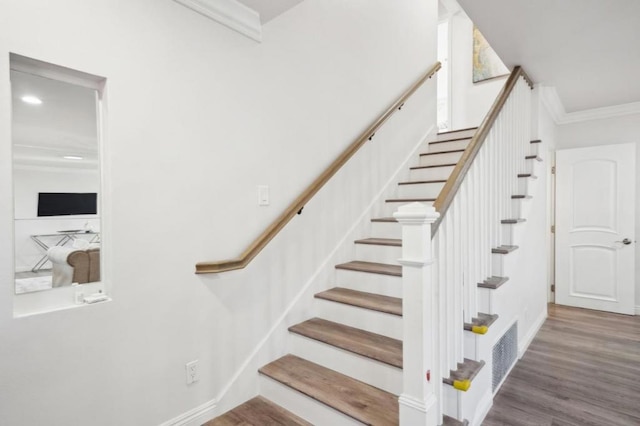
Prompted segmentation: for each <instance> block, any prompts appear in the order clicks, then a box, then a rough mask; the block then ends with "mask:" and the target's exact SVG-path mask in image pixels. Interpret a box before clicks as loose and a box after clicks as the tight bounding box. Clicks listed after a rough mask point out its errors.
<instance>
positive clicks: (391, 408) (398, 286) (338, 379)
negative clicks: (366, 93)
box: [206, 129, 495, 426]
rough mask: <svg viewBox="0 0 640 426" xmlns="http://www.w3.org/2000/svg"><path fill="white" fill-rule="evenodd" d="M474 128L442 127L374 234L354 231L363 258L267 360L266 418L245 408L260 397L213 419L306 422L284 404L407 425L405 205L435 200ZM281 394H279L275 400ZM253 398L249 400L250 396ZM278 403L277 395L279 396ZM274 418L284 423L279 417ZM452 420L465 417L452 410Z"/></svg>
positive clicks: (317, 415)
mask: <svg viewBox="0 0 640 426" xmlns="http://www.w3.org/2000/svg"><path fill="white" fill-rule="evenodd" d="M474 131H475V129H465V130H461V131H454V132H447V133H441V134H438V135H437V137H436V139H435V140H433V141H432V142H430V143H429V145H428V151H427V152H424V153H422V154H420V156H419V159H418V164H417V165H416V166H415V167H411V170H410V172H409V176H410V178H409V180H408V181H406V182H400V183H399V184H398V189H397V198H392V199H388V200H386V202H385V206H384V212H385V213H386V214H385V215H384V216H383V217H379V218H373V219H371V235H369V236H368V237H367V238H363V239H360V240H357V241H355V242H354V243H355V253H356V256H355V260H352V261H350V262H346V263H342V264H338V265H336V266H335V268H336V281H335V287H333V288H331V289H329V290H326V291H323V292H321V293H318V294H316V295H315V299H316V308H317V313H318V317H316V318H311V319H309V320H307V321H304V322H302V323H300V324H296V325H293V326H292V327H290V328H289V332H290V334H291V341H292V344H291V353H290V354H288V355H285V356H283V357H281V358H279V359H277V360H275V361H273V362H271V363H269V364H267V365H265V366H264V367H262V368H261V369H260V371H259V373H260V375H261V395H262V396H263V397H264V398H267V399H264V398H262V399H261V400H260V402H261V404H262V405H265V406H266V405H268V406H269V407H270V409H268V410H267V409H264V410H261V411H264V415H265V416H266V417H264V418H252V419H251V420H247V419H246V417H244V416H243V415H242V414H238V413H241V412H243V411H246V410H247V406H248V405H249V406H250V405H253V404H255V401H254V400H251V401H249V402H247V403H246V404H243V405H241V406H239V407H237V408H235V409H234V410H231V411H229V412H228V413H226V414H224V415H222V416H220V417H218V418H216V419H213V420H211V421H209V422H208V423H206V425H207V426H221V425H241V424H242V425H246V424H254V425H260V424H283V425H288V424H292V425H295V424H305V423H300V422H301V420H300V419H299V418H298V417H296V415H294V414H292V413H291V412H288V413H287V414H286V415H287V416H290V417H286V418H285V420H275V419H276V418H277V419H280V417H276V415H275V414H273V413H278V416H281V415H282V413H283V412H284V411H283V409H282V408H280V406H282V407H284V408H286V409H288V410H290V411H292V412H295V413H296V414H297V415H298V416H300V417H303V418H305V419H306V420H308V421H310V422H312V423H313V424H317V425H332V426H333V425H350V424H362V423H364V424H371V425H398V395H399V394H400V393H401V392H402V340H401V339H402V267H401V266H400V264H399V263H398V261H397V259H399V258H400V257H401V254H402V253H401V248H402V240H401V227H400V226H399V225H398V223H397V222H396V220H395V219H394V218H393V217H392V213H393V212H394V211H395V210H397V207H398V206H399V205H402V204H406V203H408V202H413V201H418V202H423V203H427V204H430V205H431V204H433V202H434V201H435V199H436V198H437V196H438V194H439V193H440V191H441V190H442V187H443V186H444V184H445V182H446V180H447V178H448V177H449V174H450V173H451V171H452V170H453V167H454V166H455V165H456V163H457V161H458V160H459V159H460V157H461V155H462V153H463V152H464V148H465V147H466V146H467V144H468V143H469V141H470V139H471V137H472V136H473V133H474ZM493 321H495V316H491V315H488V314H482V315H480V316H479V318H477V319H476V320H474V323H473V324H468V325H465V328H467V329H469V330H471V329H474V330H476V329H482V328H483V327H485V328H486V327H488V326H490V325H491V323H492V322H493ZM483 365H484V363H483V362H481V361H480V362H477V361H475V360H465V362H463V363H460V364H459V366H458V368H457V370H454V371H451V373H450V376H449V377H447V378H446V379H445V380H443V382H444V383H445V384H447V385H449V386H452V387H453V386H454V384H455V385H457V384H458V383H463V384H460V385H457V386H460V387H461V388H464V386H468V385H469V384H470V382H471V380H473V378H474V377H475V375H476V374H477V373H478V371H479V370H480V369H481V368H482V366H483ZM270 401H273V402H270ZM247 404H248V405H247ZM276 404H278V405H276ZM274 422H275V423H274ZM443 424H445V425H463V424H465V423H464V422H463V421H458V420H455V419H454V418H451V417H447V416H445V417H444V423H443Z"/></svg>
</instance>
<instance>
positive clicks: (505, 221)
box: [500, 218, 527, 225]
mask: <svg viewBox="0 0 640 426" xmlns="http://www.w3.org/2000/svg"><path fill="white" fill-rule="evenodd" d="M526 221H527V219H523V218H516V219H502V220H501V221H500V223H502V224H503V225H513V224H516V223H522V222H526Z"/></svg>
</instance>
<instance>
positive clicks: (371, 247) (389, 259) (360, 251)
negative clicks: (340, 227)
mask: <svg viewBox="0 0 640 426" xmlns="http://www.w3.org/2000/svg"><path fill="white" fill-rule="evenodd" d="M398 227H400V225H398ZM401 256H402V247H399V246H381V245H375V244H356V259H357V260H365V261H367V262H378V263H390V264H395V265H397V264H398V259H400V257H401Z"/></svg>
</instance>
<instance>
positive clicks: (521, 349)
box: [505, 309, 547, 377]
mask: <svg viewBox="0 0 640 426" xmlns="http://www.w3.org/2000/svg"><path fill="white" fill-rule="evenodd" d="M546 319H547V310H546V309H545V310H544V311H543V312H542V313H541V314H540V316H538V319H536V321H535V322H534V323H533V326H532V327H531V328H530V329H529V332H528V333H527V335H526V336H525V337H524V339H522V343H521V342H518V359H520V358H522V356H523V355H524V353H525V352H526V351H527V349H528V348H529V345H530V344H531V342H532V341H533V339H534V338H535V337H536V334H538V331H540V328H541V327H542V325H543V324H544V322H545V321H546ZM505 377H506V376H505Z"/></svg>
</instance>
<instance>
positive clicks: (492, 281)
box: [478, 277, 509, 290]
mask: <svg viewBox="0 0 640 426" xmlns="http://www.w3.org/2000/svg"><path fill="white" fill-rule="evenodd" d="M507 281H509V277H489V278H487V279H486V280H484V281H483V282H481V283H478V287H480V288H490V289H492V290H495V289H497V288H498V287H500V286H501V285H502V284H504V283H506V282H507Z"/></svg>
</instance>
